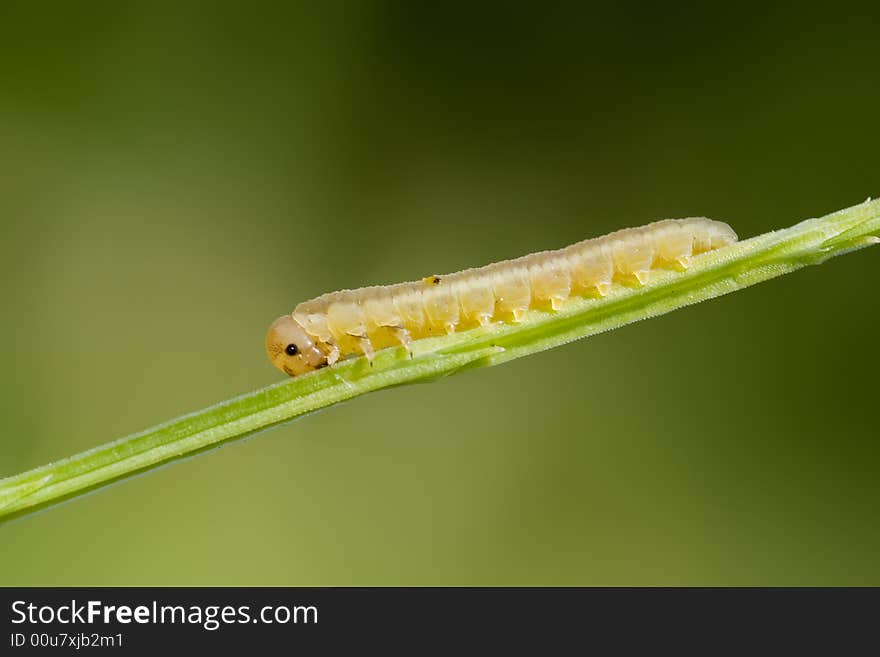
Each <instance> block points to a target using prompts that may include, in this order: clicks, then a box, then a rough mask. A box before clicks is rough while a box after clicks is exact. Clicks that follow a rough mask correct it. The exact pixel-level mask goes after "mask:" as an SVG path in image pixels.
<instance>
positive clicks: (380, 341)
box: [266, 217, 737, 376]
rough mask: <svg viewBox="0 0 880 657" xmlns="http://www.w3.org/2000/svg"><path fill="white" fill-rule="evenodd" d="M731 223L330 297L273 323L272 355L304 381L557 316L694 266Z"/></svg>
mask: <svg viewBox="0 0 880 657" xmlns="http://www.w3.org/2000/svg"><path fill="white" fill-rule="evenodd" d="M736 240H737V237H736V233H734V232H733V229H731V228H730V226H728V225H727V224H725V223H722V222H720V221H713V220H712V219H706V218H704V217H692V218H688V219H665V220H663V221H657V222H655V223H652V224H648V225H647V226H642V227H640V228H626V229H624V230H618V231H616V232H613V233H610V234H608V235H605V236H604V237H598V238H594V239H588V240H584V241H582V242H577V243H576V244H572V245H571V246H568V247H565V248H563V249H557V250H555V251H541V252H539V253H533V254H531V255H527V256H523V257H521V258H516V259H514V260H504V261H502V262H496V263H494V264H491V265H486V266H485V267H478V268H474V269H465V270H463V271H460V272H456V273H454V274H447V275H445V276H436V275H435V276H428V277H426V278H423V279H422V280H420V281H414V282H408V283H398V284H396V285H376V286H372V287H363V288H359V289H356V290H341V291H339V292H331V293H329V294H324V295H321V296H319V297H316V298H315V299H312V300H310V301H305V302H303V303H301V304H299V305H298V306H297V307H296V308H295V309H294V311H293V312H292V313H291V314H289V315H282V316H281V317H279V318H278V319H276V320H275V321H274V322H273V323H272V325H271V326H270V327H269V332H268V334H267V335H266V352H267V353H268V355H269V360H271V361H272V364H273V365H275V367H277V368H278V369H280V370H281V371H283V372H285V373H287V374H289V375H290V376H296V375H299V374H303V373H305V372H309V371H312V370H316V369H319V368H321V367H325V366H327V365H332V364H333V363H335V362H336V361H338V360H339V359H340V358H344V357H346V356H353V355H365V356H366V357H367V358H369V359H371V360H372V358H373V354H374V353H375V351H376V350H378V349H382V348H384V347H389V346H395V345H398V346H399V345H403V346H404V347H406V348H407V349H409V348H410V345H411V343H412V341H413V340H418V339H420V338H424V337H428V336H436V335H442V334H446V333H453V332H455V331H457V330H462V329H466V328H472V327H475V326H481V325H483V326H484V325H486V324H489V323H492V322H520V321H522V320H523V317H524V316H525V314H526V312H527V311H528V310H529V309H533V308H540V309H546V310H559V309H560V308H561V307H562V306H563V304H565V302H566V301H567V300H568V299H569V298H570V297H572V296H576V297H586V296H604V295H606V294H608V292H609V291H610V289H611V285H612V283H614V282H620V283H624V284H628V285H633V286H640V285H644V284H645V283H646V282H647V281H648V279H649V277H650V273H651V271H652V270H656V269H677V270H683V269H686V268H687V267H688V266H689V264H690V259H691V257H692V256H695V255H699V254H701V253H704V252H706V251H711V250H714V249H718V248H721V247H724V246H727V245H729V244H733V243H734V242H736Z"/></svg>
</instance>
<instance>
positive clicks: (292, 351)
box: [284, 343, 299, 356]
mask: <svg viewBox="0 0 880 657" xmlns="http://www.w3.org/2000/svg"><path fill="white" fill-rule="evenodd" d="M284 353H285V354H287V355H288V356H296V355H297V354H298V353H299V348H298V347H297V346H296V345H295V344H293V343H290V344H289V345H287V346H286V347H285V348H284Z"/></svg>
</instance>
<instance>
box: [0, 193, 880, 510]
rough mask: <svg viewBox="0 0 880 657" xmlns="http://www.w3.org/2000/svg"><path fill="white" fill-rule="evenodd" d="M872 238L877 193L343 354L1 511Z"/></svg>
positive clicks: (30, 481)
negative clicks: (590, 287)
mask: <svg viewBox="0 0 880 657" xmlns="http://www.w3.org/2000/svg"><path fill="white" fill-rule="evenodd" d="M878 242H880V201H870V200H869V201H866V202H864V203H862V204H860V205H856V206H853V207H851V208H847V209H845V210H841V211H839V212H835V213H833V214H830V215H827V216H825V217H822V218H819V219H809V220H807V221H804V222H801V223H799V224H797V225H796V226H792V227H791V228H787V229H784V230H779V231H775V232H772V233H766V234H764V235H760V236H758V237H754V238H752V239H749V240H744V241H742V242H739V243H737V244H735V245H733V246H730V247H727V248H724V249H720V250H718V251H714V252H711V253H707V254H704V255H701V256H697V257H696V258H694V259H693V262H692V265H691V267H690V268H689V269H688V270H687V271H685V272H673V271H664V272H655V273H653V274H652V277H651V280H650V281H649V282H648V283H647V284H646V285H645V286H643V287H638V288H635V287H627V286H623V285H615V286H614V288H613V289H612V291H611V293H610V294H608V295H607V296H605V297H603V298H601V299H578V300H573V301H572V302H570V303H569V304H567V305H566V306H565V308H564V309H563V310H562V311H560V312H549V311H548V312H543V311H530V313H529V315H528V316H527V319H526V321H524V322H523V323H521V324H496V325H492V326H488V327H483V328H476V329H471V330H467V331H462V332H460V333H455V334H453V335H450V336H445V337H439V338H429V339H424V340H418V341H417V342H416V343H415V344H414V346H413V353H412V355H410V354H407V353H406V352H405V351H404V350H403V349H401V348H395V349H386V350H383V351H381V352H379V353H378V354H377V355H376V358H375V360H374V361H373V363H372V365H371V364H369V363H367V362H366V360H365V359H364V358H357V359H352V360H347V361H344V362H341V363H339V364H337V365H335V366H333V367H331V368H326V369H323V370H319V371H317V372H314V373H312V374H309V375H306V376H302V377H298V378H295V379H290V380H285V381H283V382H281V383H277V384H274V385H271V386H268V387H266V388H262V389H260V390H257V391H255V392H251V393H248V394H246V395H242V396H240V397H235V398H233V399H230V400H228V401H224V402H221V403H219V404H216V405H214V406H211V407H209V408H206V409H204V410H201V411H197V412H195V413H191V414H189V415H185V416H183V417H180V418H178V419H176V420H172V421H170V422H167V423H165V424H161V425H159V426H157V427H154V428H152V429H148V430H146V431H142V432H140V433H136V434H133V435H130V436H126V437H125V438H120V439H119V440H116V441H113V442H110V443H107V444H105V445H101V446H99V447H95V448H93V449H90V450H88V451H85V452H82V453H80V454H77V455H75V456H71V457H69V458H65V459H61V460H60V461H56V462H54V463H50V464H48V465H44V466H42V467H39V468H35V469H33V470H29V471H27V472H23V473H21V474H18V475H15V476H12V477H8V478H6V479H3V480H0V521H4V520H9V519H11V518H14V517H18V516H21V515H25V514H28V513H32V512H34V511H36V510H38V509H41V508H45V507H47V506H51V505H53V504H56V503H58V502H60V501H63V500H65V499H69V498H72V497H75V496H78V495H82V494H83V493H86V492H88V491H90V490H94V489H96V488H99V487H101V486H105V485H107V484H109V483H112V482H114V481H118V480H120V479H123V478H126V477H130V476H132V475H134V474H136V473H139V472H143V471H146V470H149V469H151V468H155V467H157V466H159V465H161V464H164V463H168V462H170V461H173V460H176V459H181V458H186V457H189V456H192V455H194V454H197V453H199V452H203V451H206V450H209V449H211V448H214V447H217V446H219V445H221V444H224V443H227V442H230V441H233V440H237V439H240V438H243V437H245V436H248V435H251V434H253V433H255V432H258V431H261V430H263V429H266V428H267V427H271V426H274V425H277V424H280V423H283V422H287V421H289V420H291V419H293V418H296V417H299V416H301V415H303V414H305V413H309V412H311V411H315V410H318V409H320V408H325V407H327V406H331V405H333V404H336V403H337V402H340V401H343V400H346V399H351V398H352V397H357V396H358V395H362V394H364V393H367V392H371V391H373V390H379V389H381V388H388V387H391V386H396V385H401V384H404V383H413V382H418V381H430V380H433V379H436V378H438V377H442V376H447V375H449V374H453V373H455V372H458V371H460V370H463V369H470V368H475V367H483V366H488V365H497V364H499V363H503V362H505V361H508V360H511V359H513V358H519V357H520V356H525V355H527V354H532V353H536V352H539V351H543V350H544V349H549V348H551V347H554V346H557V345H560V344H563V343H566V342H570V341H572V340H576V339H578V338H582V337H586V336H589V335H594V334H596V333H600V332H603V331H608V330H610V329H613V328H617V327H619V326H623V325H625V324H629V323H631V322H635V321H638V320H640V319H646V318H648V317H654V316H657V315H662V314H664V313H667V312H670V311H672V310H675V309H677V308H682V307H684V306H687V305H690V304H693V303H697V302H700V301H703V300H705V299H710V298H713V297H717V296H720V295H722V294H727V293H728V292H733V291H735V290H739V289H741V288H744V287H748V286H749V285H754V284H755V283H759V282H761V281H764V280H767V279H770V278H774V277H776V276H780V275H782V274H786V273H789V272H791V271H794V270H796V269H799V268H800V267H803V266H805V265H811V264H818V263H821V262H824V261H825V260H827V259H828V258H831V257H833V256H836V255H840V254H843V253H847V252H849V251H852V250H855V249H859V248H862V247H865V246H868V245H870V244H876V243H878Z"/></svg>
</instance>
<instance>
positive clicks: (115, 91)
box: [0, 2, 880, 585]
mask: <svg viewBox="0 0 880 657" xmlns="http://www.w3.org/2000/svg"><path fill="white" fill-rule="evenodd" d="M314 4H315V5H319V6H306V5H305V4H303V5H302V6H296V5H294V4H292V3H276V4H264V5H259V4H257V3H241V4H237V5H232V4H224V3H210V4H200V5H199V6H198V7H195V6H193V7H191V8H186V6H185V5H184V4H183V3H171V2H168V3H162V2H151V3H131V2H123V3H103V4H86V3H63V4H59V5H57V6H51V5H44V4H40V5H34V4H31V6H30V7H27V5H25V4H24V3H22V7H19V8H18V9H12V8H9V7H5V8H4V9H3V10H2V13H3V18H2V20H0V199H2V200H0V208H2V212H0V221H2V238H0V249H2V262H0V267H2V286H3V287H2V306H3V311H2V319H3V321H2V323H0V361H2V364H3V375H2V378H0V386H2V388H0V412H2V433H0V475H4V476H5V475H9V474H14V473H16V472H18V471H21V470H24V469H27V468H30V467H34V466H37V465H40V464H43V463H45V462H48V461H50V460H53V459H56V458H60V457H63V456H66V455H69V454H72V453H74V452H78V451H80V450H84V449H87V448H89V447H92V446H94V445H96V444H99V443H102V442H105V441H107V440H110V439H113V438H116V437H119V436H121V435H124V434H127V433H130V432H133V431H136V430H139V429H143V428H146V427H149V426H151V425H153V424H156V423H158V422H161V421H164V420H167V419H170V418H172V417H175V416H177V415H180V414H182V413H185V412H188V411H192V410H195V409H199V408H202V407H204V406H206V405H208V404H211V403H213V402H216V401H219V400H222V399H225V398H228V397H231V396H233V395H236V394H238V393H241V392H245V391H249V390H252V389H255V388H258V387H261V386H264V385H266V384H268V383H271V382H274V381H277V380H278V379H279V374H278V372H277V371H276V370H274V369H273V368H272V367H271V366H270V365H269V363H268V362H267V360H266V358H265V356H264V353H263V336H264V331H265V328H266V326H267V325H268V323H269V322H270V321H271V320H272V319H274V318H275V317H276V316H277V315H279V314H281V313H282V312H287V311H289V310H290V309H291V308H292V307H293V306H294V305H295V304H296V303H297V302H299V301H301V300H303V299H305V298H309V297H311V296H315V295H317V294H319V293H322V292H325V291H329V290H332V289H337V288H342V287H352V286H361V285H366V284H374V283H392V282H397V281H399V280H405V279H412V278H416V277H420V276H422V275H425V274H426V273H432V272H444V271H452V270H456V269H460V268H464V267H467V266H474V265H479V264H484V263H487V262H490V261H494V260H498V259H502V258H508V257H514V256H517V255H521V254H524V253H527V252H530V251H535V250H539V249H546V248H555V247H559V246H563V245H566V244H568V243H571V242H574V241H577V240H580V239H583V238H585V237H588V236H593V235H598V234H602V233H605V232H608V231H610V230H613V229H616V228H620V227H624V226H629V225H639V224H643V223H647V222H649V221H652V220H655V219H659V218H664V217H678V216H689V215H700V214H704V215H708V216H711V217H715V218H718V219H722V220H726V221H728V222H730V223H731V224H732V225H733V226H734V227H735V228H736V229H737V230H738V231H739V233H740V235H741V236H744V237H746V236H751V235H754V234H757V233H760V232H764V231H767V230H770V229H774V228H780V227H783V226H786V225H790V224H793V223H795V222H796V221H799V220H801V219H804V218H807V217H810V216H818V215H821V214H825V213H826V212H829V211H833V210H835V209H838V208H841V207H845V206H849V205H853V204H855V203H858V202H860V201H862V200H864V199H865V198H866V197H867V196H869V195H877V194H880V178H878V176H877V170H878V153H880V137H878V129H877V126H878V120H877V108H878V106H880V85H878V84H877V71H878V63H880V51H878V48H877V34H876V25H877V18H878V14H877V12H876V11H875V12H874V13H873V14H866V13H865V12H864V10H862V11H859V10H856V9H853V8H848V7H845V6H844V5H843V4H835V6H834V8H833V9H829V8H828V7H826V6H823V7H822V9H821V11H820V10H819V9H818V8H816V9H814V8H811V7H810V6H809V5H805V4H797V5H790V6H789V7H788V8H787V9H785V10H776V9H773V8H772V7H770V6H768V5H767V4H763V3H762V4H760V5H758V4H756V5H754V6H752V7H748V6H745V5H741V4H740V3H724V4H722V3H711V6H704V7H703V8H701V9H693V8H683V7H682V6H672V5H670V4H669V3H661V4H658V5H656V6H654V7H649V6H643V5H642V3H628V2H622V3H606V6H604V7H602V8H599V9H589V10H588V9H586V8H584V7H583V6H580V7H581V8H579V9H575V8H574V7H573V6H565V7H556V8H552V7H550V6H549V5H547V4H545V3H534V4H532V5H530V6H526V5H517V6H516V7H513V6H511V5H512V3H488V4H486V3H404V2H398V3H391V2H349V3H342V4H322V3H314ZM645 4H647V3H645ZM878 276H880V251H877V250H874V251H872V250H867V251H862V252H859V253H856V254H853V255H848V256H846V257H844V258H840V259H836V260H834V261H831V262H830V263H828V264H827V265H824V266H822V267H814V268H810V269H809V270H804V271H801V272H798V273H796V274H794V275H791V276H786V277H784V278H782V279H777V280H775V281H772V282H769V283H765V284H762V285H760V286H758V287H755V288H751V289H749V290H746V291H743V292H740V293H737V294H735V295H732V296H729V297H725V298H722V299H717V300H714V301H711V302H708V303H704V304H700V305H699V306H695V307H692V308H688V309H686V310H682V311H679V312H676V313H673V314H672V315H668V316H666V317H662V318H659V319H655V320H651V321H648V322H643V323H640V324H636V325H632V326H629V327H626V328H623V329H621V330H618V331H614V332H612V333H609V334H605V335H601V336H598V337H594V338H591V339H589V340H584V341H580V342H577V343H574V344H570V345H567V346H565V347H561V348H557V349H554V350H552V351H549V352H546V353H543V354H540V355H537V356H532V357H529V358H526V359H522V360H519V361H516V362H513V363H509V364H506V365H503V366H501V367H498V368H492V369H488V370H479V371H475V372H469V373H465V374H463V375H460V376H455V377H452V378H449V379H446V380H442V381H439V382H436V383H433V384H430V385H419V386H412V387H405V388H399V389H394V390H389V391H384V392H380V393H378V394H375V395H369V396H367V397H363V398H360V399H357V400H355V401H352V402H350V403H347V404H343V405H341V406H337V407H334V408H332V409H329V410H326V411H324V412H321V413H318V414H316V415H312V416H309V417H306V418H303V419H301V420H298V421H296V422H294V423H292V424H289V425H286V426H283V427H280V428H276V429H274V430H272V431H269V432H267V433H263V434H261V435H258V436H256V437H254V438H252V439H250V440H248V441H245V442H240V443H235V444H233V445H230V446H227V447H225V448H223V449H221V450H217V451H214V452H211V453H209V454H206V455H202V456H200V457H198V458H195V459H191V460H188V461H185V462H181V463H177V464H174V465H172V466H169V467H166V468H163V469H161V470H159V471H156V472H152V473H149V474H146V475H145V476H141V477H138V478H136V479H134V480H131V481H127V482H123V483H121V484H117V485H115V486H113V487H111V488H108V489H104V490H101V491H99V492H97V493H94V494H92V495H90V496H88V497H87V498H83V499H78V500H74V501H72V502H69V503H67V504H65V505H63V506H60V507H56V508H53V509H49V510H47V511H45V512H43V513H41V514H39V515H37V516H34V517H27V518H24V519H20V520H18V521H15V522H13V523H10V524H7V525H4V526H2V527H0V546H2V547H0V550H2V558H0V584H4V585H36V584H44V585H58V584H69V585H75V584H88V585H98V584H103V585H124V584H144V585H149V584H155V585H159V584H167V585H189V584H214V585H224V584H226V585H232V584H254V585H258V584H259V585H343V584H379V585H391V584H436V585H446V584H472V585H476V584H492V585H515V584H522V585H536V584H559V585H569V584H570V585H575V584H577V585H670V584H689V585H752V584H789V585H800V584H841V585H842V584H880V560H878V558H877V555H878V554H880V521H878V511H877V510H878V508H880V486H878V481H880V442H878V440H877V434H878V431H877V426H878V423H877V372H878V368H880V354H878V349H877V321H878V319H880V309H878V302H877V294H876V291H877V280H878Z"/></svg>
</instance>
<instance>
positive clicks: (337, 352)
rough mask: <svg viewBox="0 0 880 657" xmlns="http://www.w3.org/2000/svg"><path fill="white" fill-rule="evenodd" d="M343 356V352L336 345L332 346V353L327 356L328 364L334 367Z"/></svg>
mask: <svg viewBox="0 0 880 657" xmlns="http://www.w3.org/2000/svg"><path fill="white" fill-rule="evenodd" d="M341 355H342V352H341V351H340V350H339V346H338V345H335V344H333V345H331V346H330V353H328V354H327V364H328V365H332V364H333V363H335V362H336V361H338V360H339V357H340V356H341Z"/></svg>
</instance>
